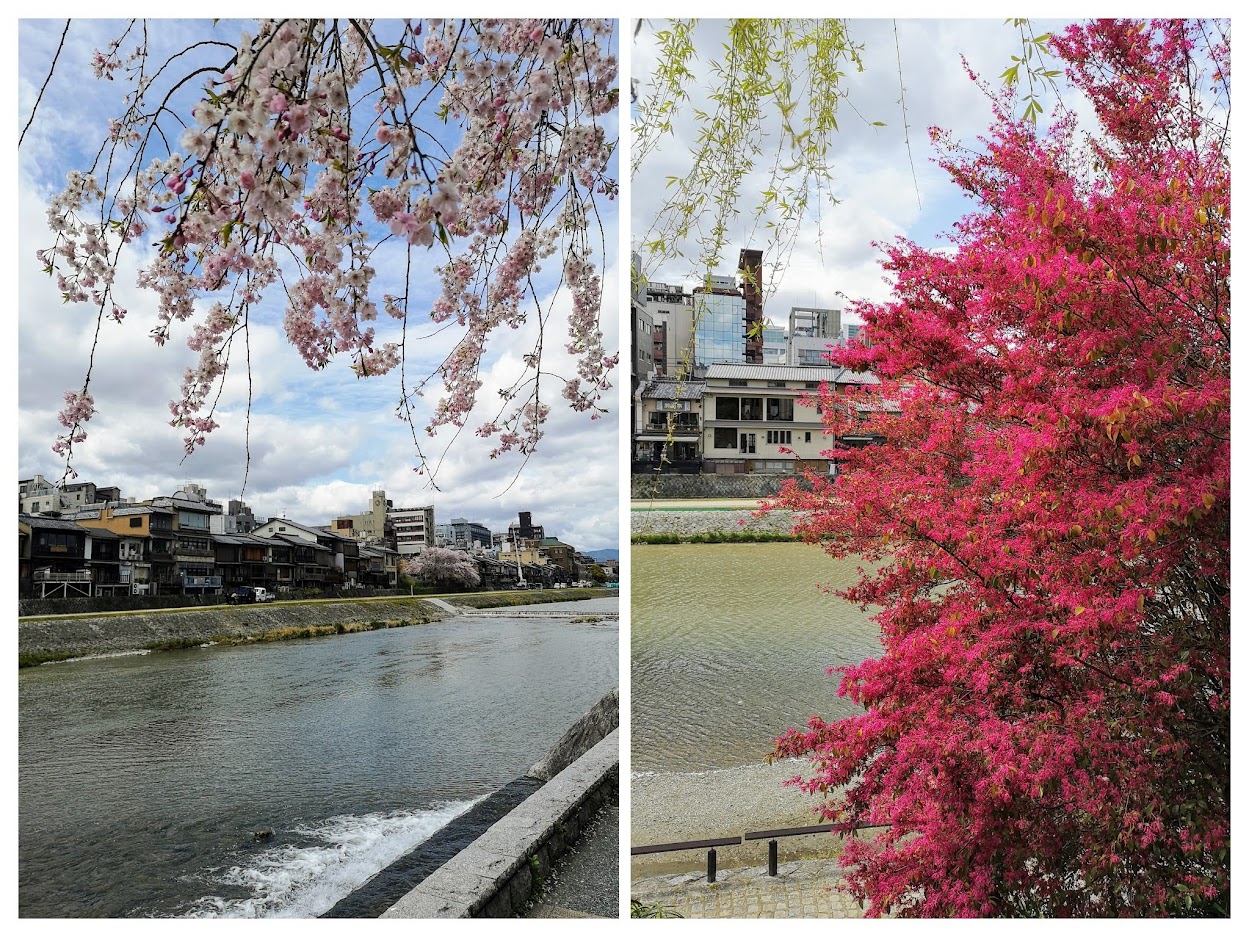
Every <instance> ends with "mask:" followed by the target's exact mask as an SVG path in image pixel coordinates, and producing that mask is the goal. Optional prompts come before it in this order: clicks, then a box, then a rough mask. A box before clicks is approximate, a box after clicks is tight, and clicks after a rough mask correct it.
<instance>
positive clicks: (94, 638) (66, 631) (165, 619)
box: [17, 598, 447, 656]
mask: <svg viewBox="0 0 1249 937" xmlns="http://www.w3.org/2000/svg"><path fill="white" fill-rule="evenodd" d="M446 614H447V613H446V612H445V611H443V610H442V609H440V608H438V607H436V606H435V605H433V604H432V603H429V602H425V601H422V600H421V599H400V598H396V599H377V600H374V601H354V600H352V601H338V602H312V603H305V602H289V603H286V602H279V603H276V604H273V605H241V606H224V607H221V606H218V607H214V608H206V609H182V610H178V611H172V610H171V611H152V612H144V613H140V614H119V613H109V614H98V615H90V616H83V617H78V616H74V617H72V618H33V619H28V620H20V621H18V624H17V642H18V653H19V655H21V656H27V655H39V654H73V655H74V656H86V655H89V654H111V653H120V652H123V651H133V650H139V649H141V648H144V647H150V646H153V645H157V644H161V643H165V642H176V641H187V642H192V641H198V642H208V641H212V640H215V639H219V638H230V639H236V640H237V639H246V638H249V637H257V636H259V635H262V634H267V633H271V632H275V631H281V630H282V629H286V628H308V627H314V626H326V625H330V626H334V625H344V626H346V625H356V624H363V623H367V622H373V621H404V622H424V621H433V620H434V619H437V618H444V617H446Z"/></svg>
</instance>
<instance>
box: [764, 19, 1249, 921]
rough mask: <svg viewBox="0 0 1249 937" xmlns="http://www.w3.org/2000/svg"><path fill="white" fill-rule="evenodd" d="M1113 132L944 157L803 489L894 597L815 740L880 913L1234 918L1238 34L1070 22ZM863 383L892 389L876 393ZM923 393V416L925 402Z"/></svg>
mask: <svg viewBox="0 0 1249 937" xmlns="http://www.w3.org/2000/svg"><path fill="white" fill-rule="evenodd" d="M1052 50H1053V52H1054V53H1055V54H1056V55H1057V56H1059V57H1060V58H1061V59H1062V60H1063V62H1064V63H1065V65H1066V68H1067V74H1068V80H1069V82H1070V83H1071V84H1072V85H1073V86H1075V87H1076V88H1079V89H1080V90H1081V91H1082V92H1083V94H1084V95H1086V96H1087V98H1088V99H1089V101H1090V102H1091V104H1092V109H1093V112H1094V113H1095V115H1096V120H1097V124H1098V126H1097V127H1096V129H1095V130H1093V131H1092V132H1091V133H1086V132H1085V131H1084V130H1082V129H1081V128H1080V127H1078V126H1077V122H1076V120H1075V118H1073V117H1068V118H1067V119H1065V120H1063V121H1061V122H1060V123H1059V124H1058V125H1057V126H1056V127H1055V128H1053V129H1052V130H1051V131H1050V132H1049V133H1048V134H1046V135H1044V136H1039V135H1038V134H1037V133H1036V132H1034V129H1033V128H1032V126H1031V125H1029V124H1026V123H1020V122H1019V121H1016V120H1012V119H1010V118H1009V116H1008V115H1009V104H1007V103H1004V104H1003V105H1002V107H1001V109H1000V111H999V121H998V123H997V125H996V126H995V127H994V128H993V132H992V134H991V135H990V136H989V137H988V138H987V139H986V140H985V141H983V144H984V145H983V147H982V151H981V152H969V151H965V150H959V149H957V148H955V147H953V146H950V147H949V148H948V152H949V154H950V155H949V156H948V157H947V158H946V160H945V165H946V167H947V168H948V170H949V171H950V172H951V174H952V175H953V177H954V179H955V180H957V182H958V183H959V184H960V185H961V186H962V187H963V188H964V189H965V190H966V191H967V193H968V194H969V195H970V196H971V197H972V198H973V199H974V201H975V202H976V206H977V207H976V209H975V210H974V211H973V212H972V213H971V214H969V215H968V216H967V217H965V218H964V219H963V220H962V221H961V222H960V223H959V224H958V225H957V226H956V228H955V230H954V231H953V232H952V234H951V235H950V242H951V244H950V249H947V250H929V249H924V248H921V247H919V246H917V245H915V244H910V243H900V244H897V245H894V246H892V247H890V248H888V249H887V254H886V256H887V259H886V261H885V268H886V270H887V271H889V272H890V273H891V274H892V277H893V279H894V281H895V286H894V295H893V298H892V299H891V300H890V301H889V302H887V303H884V304H880V305H863V306H860V307H859V311H860V312H861V313H862V314H863V316H864V319H865V321H866V323H867V333H868V335H869V336H870V340H871V342H872V344H871V346H870V347H864V346H862V345H856V346H852V347H851V348H849V349H848V350H845V351H843V352H841V353H840V355H838V356H836V357H837V360H838V361H839V362H840V363H843V364H846V365H849V366H853V367H857V368H864V369H870V370H872V371H873V372H875V373H876V374H878V375H879V376H880V377H881V378H882V385H881V388H880V389H879V391H878V392H879V393H880V394H882V395H883V396H884V397H885V398H886V399H888V400H890V401H893V402H894V403H895V404H896V405H889V406H879V405H875V406H873V405H870V404H871V403H872V401H870V400H868V401H865V400H860V399H856V398H855V396H846V397H843V396H837V397H830V396H829V395H827V394H826V395H825V400H824V405H825V416H826V422H827V426H828V429H829V430H830V432H832V433H838V434H840V433H846V432H848V431H849V430H850V428H852V427H853V430H854V432H855V433H856V434H862V433H864V432H874V433H878V434H880V435H881V436H883V437H885V439H886V442H885V443H883V444H881V445H877V446H872V447H868V448H862V449H852V450H850V449H838V450H837V455H838V457H839V458H841V459H842V460H843V469H844V472H843V474H842V475H841V476H840V478H838V479H837V481H836V482H835V483H831V482H829V481H827V480H824V481H820V480H818V479H814V480H812V490H810V491H802V490H798V489H797V488H796V487H795V488H792V489H791V490H789V491H787V492H786V493H785V494H784V495H783V496H782V497H781V498H779V499H778V503H779V504H781V505H784V506H787V507H791V508H795V509H797V510H799V511H800V512H803V513H802V515H801V516H802V520H801V522H800V525H799V526H800V529H801V531H802V533H803V534H804V535H805V537H806V538H808V539H809V540H811V541H814V542H819V543H820V544H821V545H823V546H824V548H825V549H826V550H827V551H828V552H829V553H831V554H833V555H835V556H851V555H859V556H862V557H863V558H864V559H865V560H867V561H870V562H872V563H873V564H879V565H878V567H874V569H875V571H873V572H868V573H865V575H864V577H863V579H862V581H861V582H859V583H858V584H857V585H856V586H855V587H853V588H851V589H849V590H848V591H847V592H846V593H845V594H846V595H847V596H848V597H849V598H851V599H853V600H856V601H859V602H862V603H863V604H864V605H867V606H874V607H878V608H879V612H878V614H877V620H878V621H879V623H880V627H881V632H882V639H883V644H884V653H883V655H882V656H881V658H880V659H879V660H871V661H867V662H865V663H863V664H861V665H859V666H855V667H849V668H846V670H845V673H844V678H843V681H842V684H841V690H840V692H841V693H842V694H843V695H847V696H849V697H850V698H851V699H853V700H855V701H856V702H858V703H860V704H861V705H862V706H863V709H864V711H863V713H862V714H861V715H858V716H855V717H853V718H850V719H846V720H843V721H840V722H835V723H831V724H830V723H825V722H824V721H822V720H821V719H820V718H819V717H814V718H812V720H811V722H810V724H809V726H808V728H807V729H806V730H791V731H790V732H789V733H788V734H787V735H786V736H784V737H783V738H782V739H780V740H779V742H778V743H777V751H778V753H779V754H781V755H808V756H810V758H811V759H812V761H813V763H814V768H815V772H814V777H813V778H812V779H811V780H810V781H809V782H807V783H805V784H804V785H803V786H804V787H805V788H806V789H807V790H808V791H810V792H811V793H813V794H817V795H820V796H821V797H822V798H823V800H822V805H821V808H820V809H821V810H822V812H823V815H824V816H826V817H827V818H829V819H830V820H833V821H842V822H844V823H845V824H846V826H847V828H850V827H854V826H855V825H865V824H878V823H882V824H892V825H891V826H890V827H889V828H888V829H887V830H884V831H882V832H881V833H880V834H879V835H876V836H874V837H871V838H859V839H854V840H851V841H850V843H849V845H848V848H847V849H846V852H845V863H846V866H847V878H846V882H847V884H848V887H849V888H850V890H851V891H852V893H853V894H855V895H856V896H858V897H859V898H860V899H867V900H868V901H870V902H871V912H872V913H875V914H879V913H886V912H894V913H900V914H903V915H916V916H919V915H923V916H940V915H960V916H979V915H1030V916H1041V915H1045V916H1070V915H1110V916H1113V915H1182V914H1227V913H1229V908H1230V903H1229V901H1230V898H1229V896H1230V890H1229V889H1230V859H1229V849H1230V798H1231V786H1230V705H1231V700H1230V690H1231V684H1230V561H1229V549H1230V501H1231V474H1230V457H1231V450H1230V428H1231V421H1230V391H1231V381H1230V376H1231V357H1230V348H1231V344H1230V336H1231V318H1230V316H1231V292H1230V283H1229V275H1230V266H1229V259H1230V249H1229V248H1230V181H1231V174H1230V164H1229V153H1230V139H1229V136H1228V132H1227V117H1228V113H1229V112H1230V99H1229V93H1230V80H1231V78H1230V48H1229V40H1228V38H1227V25H1226V24H1221V23H1211V22H1196V21H1160V22H1152V23H1135V22H1120V21H1098V22H1095V23H1091V24H1088V25H1085V26H1078V27H1072V28H1070V29H1069V30H1067V31H1066V32H1065V33H1064V34H1063V35H1061V36H1059V37H1057V38H1055V39H1054V40H1053V41H1052ZM865 404H867V405H865ZM899 409H900V411H901V412H900V414H899V413H898V410H899Z"/></svg>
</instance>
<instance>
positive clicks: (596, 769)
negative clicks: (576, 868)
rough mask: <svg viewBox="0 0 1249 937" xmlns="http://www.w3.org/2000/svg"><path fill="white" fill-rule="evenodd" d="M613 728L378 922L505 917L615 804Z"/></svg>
mask: <svg viewBox="0 0 1249 937" xmlns="http://www.w3.org/2000/svg"><path fill="white" fill-rule="evenodd" d="M619 784H620V730H619V729H618V728H617V729H615V730H613V731H612V732H611V733H610V734H609V735H607V736H605V737H604V738H603V739H602V741H600V742H598V744H596V745H595V746H594V747H593V748H591V749H590V750H589V751H588V752H586V753H585V754H584V755H582V756H581V757H580V758H578V759H577V760H576V761H574V762H573V763H572V764H571V765H569V766H568V767H567V768H565V769H564V770H563V771H561V772H559V774H557V775H556V776H555V777H554V778H552V779H551V780H550V781H548V782H547V783H546V784H544V785H543V786H542V787H541V788H540V789H539V790H538V791H536V792H535V793H533V794H531V795H530V796H529V798H528V799H526V800H525V801H524V802H523V803H521V804H520V805H519V806H518V807H516V809H514V810H513V811H512V812H511V813H509V814H508V815H507V816H506V817H504V818H503V819H502V820H500V821H499V822H498V823H496V824H494V826H492V827H490V829H488V830H487V831H486V832H485V833H483V834H482V835H481V836H480V837H478V838H477V840H476V841H474V842H473V844H472V845H471V846H469V847H467V848H466V849H464V850H463V851H462V852H460V853H459V854H458V855H456V856H455V858H453V859H451V860H449V861H448V862H447V863H445V864H444V865H443V866H442V867H441V868H439V869H438V870H437V871H436V872H434V873H432V874H431V875H430V876H429V877H428V878H426V879H425V880H424V881H422V882H421V883H420V884H419V885H417V886H416V887H415V888H413V889H412V890H411V891H410V892H408V894H406V895H405V896H404V897H403V898H402V899H400V900H399V902H398V903H397V904H395V905H394V906H393V907H392V908H390V910H388V911H386V913H385V914H383V915H382V917H383V918H467V917H510V916H513V915H515V914H516V913H517V912H519V911H520V910H521V909H522V908H523V907H524V906H525V903H526V902H527V901H528V900H529V898H530V896H531V895H532V893H533V891H534V889H535V887H536V886H537V885H538V884H540V883H541V882H542V881H543V880H544V879H545V878H546V876H547V875H549V874H550V871H551V867H552V865H553V864H554V862H555V861H556V860H557V859H558V858H559V857H560V856H561V855H563V853H564V852H565V851H567V849H568V847H569V846H571V845H572V844H573V843H575V842H576V840H577V838H578V837H579V836H580V835H581V829H582V827H583V826H584V825H585V824H586V823H588V822H589V820H590V819H591V818H593V817H594V815H595V814H596V813H597V812H598V811H599V809H600V808H601V807H602V806H603V805H604V804H605V803H608V802H609V801H611V800H612V799H614V798H615V797H617V796H618V791H619Z"/></svg>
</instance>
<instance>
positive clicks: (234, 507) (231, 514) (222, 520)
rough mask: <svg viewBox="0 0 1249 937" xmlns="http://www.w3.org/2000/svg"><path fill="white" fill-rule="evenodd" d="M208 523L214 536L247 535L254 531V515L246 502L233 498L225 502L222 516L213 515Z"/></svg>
mask: <svg viewBox="0 0 1249 937" xmlns="http://www.w3.org/2000/svg"><path fill="white" fill-rule="evenodd" d="M208 521H209V529H210V530H211V531H212V532H213V533H214V534H249V533H251V532H252V531H253V530H255V529H256V515H255V514H253V513H252V509H251V508H249V507H248V506H247V502H245V501H238V500H235V499H233V498H231V499H230V500H229V501H227V502H226V510H225V513H224V514H214V515H213V516H212V517H210V518H209V519H208Z"/></svg>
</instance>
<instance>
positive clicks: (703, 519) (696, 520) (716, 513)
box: [629, 501, 794, 537]
mask: <svg viewBox="0 0 1249 937" xmlns="http://www.w3.org/2000/svg"><path fill="white" fill-rule="evenodd" d="M688 503H689V504H690V507H682V508H668V507H663V508H653V509H648V508H646V507H645V506H644V505H645V502H634V506H633V509H632V510H631V511H630V512H629V529H630V533H631V534H632V536H635V537H638V536H676V537H691V536H698V535H707V534H739V535H740V534H791V533H793V528H794V512H793V511H773V512H772V513H770V514H768V515H765V516H764V517H755V516H754V511H753V510H751V509H747V508H708V509H705V510H700V509H699V508H698V507H697V505H698V502H696V501H694V502H688Z"/></svg>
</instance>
